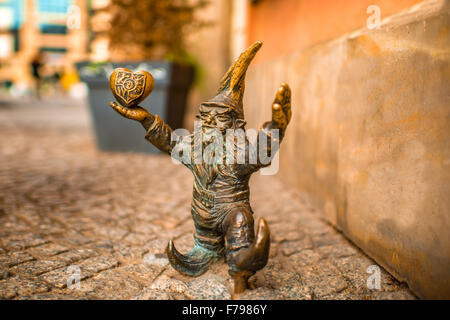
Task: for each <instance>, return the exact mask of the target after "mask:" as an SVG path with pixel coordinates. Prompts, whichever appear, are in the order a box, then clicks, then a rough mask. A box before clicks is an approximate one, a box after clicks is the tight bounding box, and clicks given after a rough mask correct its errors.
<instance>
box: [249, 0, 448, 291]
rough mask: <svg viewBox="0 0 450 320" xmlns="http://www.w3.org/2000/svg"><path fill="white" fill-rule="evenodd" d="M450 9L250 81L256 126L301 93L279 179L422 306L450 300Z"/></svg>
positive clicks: (399, 19) (290, 60) (296, 56)
mask: <svg viewBox="0 0 450 320" xmlns="http://www.w3.org/2000/svg"><path fill="white" fill-rule="evenodd" d="M449 8H450V1H445V0H441V1H436V0H432V1H425V2H423V3H421V4H418V5H416V6H414V7H412V8H411V9H409V10H407V11H403V12H401V13H399V14H396V15H394V16H391V17H389V18H386V19H384V20H383V23H382V26H381V28H380V29H378V30H367V29H363V30H359V31H357V32H354V33H352V34H346V35H344V36H342V37H340V38H338V39H335V40H333V41H330V42H327V43H323V44H320V45H317V46H314V47H311V48H309V49H306V50H303V51H299V52H296V53H293V54H290V55H287V56H284V57H282V58H278V59H276V60H272V61H267V62H264V63H261V64H258V65H255V66H253V67H251V68H250V70H249V74H248V76H247V90H246V110H245V112H246V118H247V119H248V120H249V127H257V126H259V125H260V124H261V123H262V122H263V121H266V120H268V119H270V103H271V101H272V99H273V97H274V94H275V92H276V89H277V88H278V86H279V84H280V83H281V82H283V81H284V82H287V83H289V84H290V86H291V88H292V96H293V118H292V123H291V125H290V127H289V129H288V131H287V136H286V139H285V141H284V142H283V145H282V147H281V154H280V172H279V175H280V177H281V178H282V179H283V180H284V181H286V183H287V184H288V185H290V186H292V187H294V188H297V190H300V191H303V192H308V193H309V194H310V195H311V196H312V197H313V198H314V199H315V200H316V202H317V205H318V206H320V207H321V208H322V209H323V210H322V212H324V214H325V216H326V218H327V219H328V220H329V221H330V222H331V223H333V224H334V225H335V226H336V227H337V228H339V229H340V230H342V232H343V233H344V234H345V235H346V236H347V237H348V238H350V239H351V240H352V241H353V242H354V243H355V244H357V245H358V246H359V247H360V248H362V249H363V250H364V251H365V252H366V253H367V254H368V255H369V256H371V257H372V258H374V259H375V260H376V261H377V263H379V264H380V265H382V266H383V267H384V268H386V269H387V270H388V271H390V272H391V273H392V274H393V275H395V276H396V277H397V278H398V279H399V280H401V281H406V282H407V283H408V284H409V286H410V287H411V289H412V290H413V291H414V292H415V293H416V294H417V295H419V296H420V297H422V298H450V232H449V230H450V214H449V213H450V196H449V195H450V187H449V185H450V139H449V138H450V126H449V119H450V86H449V84H450V63H449V62H450V35H449V26H450V13H449V11H450V9H449ZM261 50H264V46H263V47H262V49H261ZM362 272H364V271H362Z"/></svg>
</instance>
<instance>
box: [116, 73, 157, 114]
mask: <svg viewBox="0 0 450 320" xmlns="http://www.w3.org/2000/svg"><path fill="white" fill-rule="evenodd" d="M154 86H155V80H153V76H152V75H151V74H150V73H149V72H147V71H137V72H132V71H131V70H128V69H127V68H117V69H114V71H113V73H112V74H111V77H110V78H109V87H110V88H111V92H112V94H113V95H114V97H115V98H116V99H117V101H118V102H119V103H120V104H121V105H122V106H124V107H134V106H137V105H138V104H139V103H140V102H142V101H143V100H144V99H145V98H147V97H148V95H149V94H150V93H151V92H152V90H153V87H154Z"/></svg>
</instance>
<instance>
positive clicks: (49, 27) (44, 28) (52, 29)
mask: <svg viewBox="0 0 450 320" xmlns="http://www.w3.org/2000/svg"><path fill="white" fill-rule="evenodd" d="M39 28H40V30H41V33H44V34H67V26H66V25H62V24H49V23H42V24H41V25H40V26H39Z"/></svg>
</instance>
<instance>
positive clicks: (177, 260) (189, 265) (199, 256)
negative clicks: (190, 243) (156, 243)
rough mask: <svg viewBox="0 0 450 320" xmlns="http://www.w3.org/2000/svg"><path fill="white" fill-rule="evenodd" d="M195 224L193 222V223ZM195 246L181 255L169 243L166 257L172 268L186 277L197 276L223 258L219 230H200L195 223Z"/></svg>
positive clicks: (221, 236)
mask: <svg viewBox="0 0 450 320" xmlns="http://www.w3.org/2000/svg"><path fill="white" fill-rule="evenodd" d="M194 223H195V221H194ZM195 227H196V228H195V229H196V232H195V234H194V240H195V246H194V248H193V249H192V250H190V251H189V252H187V253H185V254H181V253H180V252H179V251H178V250H177V249H176V248H175V245H174V244H173V242H172V240H171V241H169V244H168V246H167V257H168V258H169V262H170V264H171V265H172V267H173V268H174V269H175V270H177V271H178V272H180V273H182V274H185V275H188V276H193V277H196V276H199V275H201V274H202V273H204V272H205V271H206V270H207V269H208V267H209V265H210V264H211V263H213V262H215V261H217V260H219V259H220V258H222V257H223V251H224V250H223V249H224V243H223V235H222V233H221V232H220V231H219V230H214V229H205V228H202V227H201V226H200V225H199V224H198V223H195Z"/></svg>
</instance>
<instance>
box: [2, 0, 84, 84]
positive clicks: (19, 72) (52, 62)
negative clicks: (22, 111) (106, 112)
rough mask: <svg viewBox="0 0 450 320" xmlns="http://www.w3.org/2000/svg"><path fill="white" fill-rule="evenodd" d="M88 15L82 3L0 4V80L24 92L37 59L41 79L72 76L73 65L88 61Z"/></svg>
mask: <svg viewBox="0 0 450 320" xmlns="http://www.w3.org/2000/svg"><path fill="white" fill-rule="evenodd" d="M87 14H88V11H87V2H86V1H84V0H74V1H72V0H5V1H0V21H1V53H0V66H1V67H0V81H1V82H2V83H4V84H7V85H14V87H15V88H17V90H19V91H25V90H27V89H28V88H30V87H31V86H32V81H33V79H32V75H31V72H30V65H31V63H32V61H33V60H34V59H37V58H38V57H39V59H41V60H42V63H43V64H44V67H43V69H42V76H43V77H52V76H56V77H57V78H58V77H60V76H62V75H63V74H64V73H65V74H69V75H70V74H72V77H73V73H74V72H75V70H74V62H76V61H79V60H83V59H86V58H87V53H88V29H87V26H88V24H87V21H86V17H87ZM69 82H76V80H72V81H69ZM68 85H70V83H69V84H68Z"/></svg>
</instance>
